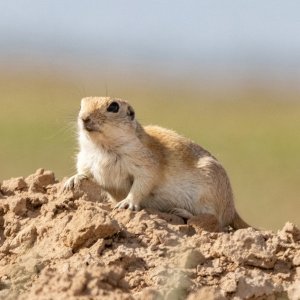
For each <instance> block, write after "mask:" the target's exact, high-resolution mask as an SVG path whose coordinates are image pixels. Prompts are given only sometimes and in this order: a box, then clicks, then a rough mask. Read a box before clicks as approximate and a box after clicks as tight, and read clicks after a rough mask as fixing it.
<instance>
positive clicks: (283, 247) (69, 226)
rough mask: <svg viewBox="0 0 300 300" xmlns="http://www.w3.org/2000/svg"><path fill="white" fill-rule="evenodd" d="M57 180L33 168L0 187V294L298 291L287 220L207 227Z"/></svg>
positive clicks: (157, 295)
mask: <svg viewBox="0 0 300 300" xmlns="http://www.w3.org/2000/svg"><path fill="white" fill-rule="evenodd" d="M61 188H62V183H61V182H58V181H56V180H55V176H54V174H53V172H51V171H44V170H43V169H39V170H37V172H36V173H35V174H32V175H30V176H28V177H27V178H25V179H24V178H22V177H20V178H13V179H10V180H6V181H4V182H3V183H2V185H1V186H0V298H1V299H153V300H154V299H169V300H173V299H175V300H176V299H189V300H192V299H228V298H234V299H275V298H277V297H282V298H283V299H284V298H289V299H300V230H299V229H298V228H296V226H294V225H293V224H291V223H286V225H285V226H284V227H283V229H282V230H280V231H278V232H277V233H273V232H271V231H257V230H254V229H252V228H248V229H241V230H237V231H235V232H210V231H207V230H205V228H200V227H199V224H200V223H201V222H189V223H188V224H186V222H185V220H183V219H181V218H179V217H177V216H175V215H171V214H165V213H160V212H157V211H145V210H142V211H140V212H131V211H128V210H114V209H113V207H114V203H111V202H110V201H109V200H108V199H107V198H106V195H105V194H104V193H103V192H102V191H101V189H100V188H99V186H97V185H96V184H95V183H93V182H90V181H84V182H83V183H82V184H81V186H80V187H79V188H77V189H76V190H74V191H70V192H67V193H61ZM202 220H203V219H202ZM202 223H203V222H202ZM206 229H207V228H206Z"/></svg>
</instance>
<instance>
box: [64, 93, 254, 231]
mask: <svg viewBox="0 0 300 300" xmlns="http://www.w3.org/2000/svg"><path fill="white" fill-rule="evenodd" d="M112 102H117V103H118V104H119V107H120V108H119V111H118V112H117V113H114V112H108V111H107V107H108V106H109V105H110V104H111V103H112ZM130 112H133V109H132V108H131V106H130V105H129V103H128V102H126V101H124V100H121V99H111V98H109V97H90V98H84V99H82V101H81V109H80V113H79V117H78V127H79V145H80V151H79V153H78V159H77V174H76V175H74V176H73V177H71V178H70V179H69V180H68V181H67V182H66V184H65V188H66V189H68V188H72V187H73V186H74V185H76V184H77V183H78V182H79V181H80V180H82V179H83V178H93V179H94V180H95V181H96V182H97V183H98V184H99V185H100V186H101V187H102V188H103V189H104V190H106V191H107V192H108V193H109V194H110V196H111V197H112V198H113V199H115V200H116V201H117V202H118V204H117V205H116V207H118V208H129V209H132V210H139V209H141V208H154V209H158V210H161V211H164V212H171V213H175V214H177V215H179V216H182V217H185V218H190V217H192V216H197V215H201V214H211V215H214V216H215V217H216V218H217V219H218V221H219V223H220V226H221V227H222V228H224V227H225V226H228V225H231V226H233V227H234V228H235V229H237V228H239V227H245V226H248V225H247V224H246V223H245V222H244V221H242V220H241V219H240V217H239V216H238V214H237V213H236V211H235V207H234V201H233V193H232V189H231V185H230V182H229V178H228V176H227V174H226V172H225V170H224V168H223V167H222V166H221V164H220V163H219V162H218V161H217V160H216V158H214V157H213V156H212V155H211V154H210V153H209V152H208V151H206V150H205V149H203V148H202V147H200V146H199V145H197V144H195V143H194V142H192V141H191V140H189V139H187V138H185V137H182V136H180V135H178V134H177V133H176V132H174V131H171V130H168V129H164V128H161V127H158V126H145V127H142V126H141V125H140V124H139V123H138V122H137V121H136V119H135V118H132V115H130ZM87 118H89V124H88V125H85V126H88V127H87V128H88V130H87V129H86V128H85V127H84V122H83V120H87Z"/></svg>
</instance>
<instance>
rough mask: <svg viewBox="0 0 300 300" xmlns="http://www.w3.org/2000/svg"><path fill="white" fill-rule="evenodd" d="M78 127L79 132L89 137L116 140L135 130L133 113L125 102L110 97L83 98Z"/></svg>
mask: <svg viewBox="0 0 300 300" xmlns="http://www.w3.org/2000/svg"><path fill="white" fill-rule="evenodd" d="M78 125H79V128H80V130H81V131H83V132H84V133H85V134H87V135H89V136H91V137H95V138H97V137H100V136H102V137H107V138H109V137H112V138H118V136H120V135H124V133H126V132H130V131H132V130H135V128H136V120H135V113H134V110H133V108H132V107H131V106H130V105H129V103H128V102H127V101H125V100H121V99H116V98H110V97H88V98H83V99H82V100H81V107H80V112H79V116H78Z"/></svg>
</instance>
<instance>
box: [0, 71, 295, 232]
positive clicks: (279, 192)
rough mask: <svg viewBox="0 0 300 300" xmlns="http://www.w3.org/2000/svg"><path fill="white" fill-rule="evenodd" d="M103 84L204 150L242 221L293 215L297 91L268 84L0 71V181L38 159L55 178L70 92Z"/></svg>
mask: <svg viewBox="0 0 300 300" xmlns="http://www.w3.org/2000/svg"><path fill="white" fill-rule="evenodd" d="M105 94H108V95H109V96H116V97H122V98H125V99H128V100H129V101H130V102H131V103H132V104H133V106H134V107H135V110H136V115H137V118H138V119H139V120H140V122H141V123H142V124H158V125H161V126H165V127H168V128H172V129H174V130H176V131H178V132H179V133H181V134H183V135H185V136H187V137H190V138H191V139H193V140H194V141H196V142H197V143H199V144H201V145H202V146H203V147H204V148H206V149H208V150H209V151H210V152H211V153H213V154H214V155H215V156H216V157H217V158H218V159H219V160H220V161H221V162H222V163H223V165H224V166H225V168H226V169H227V171H228V173H229V176H230V178H231V181H232V185H233V188H234V192H235V197H236V206H237V208H238V210H239V211H240V214H241V215H242V216H243V217H244V219H246V220H247V221H248V222H249V223H251V224H253V225H255V226H257V227H263V228H268V229H278V228H280V227H282V225H283V224H284V222H285V221H288V220H290V221H292V222H294V223H296V224H298V225H300V196H299V191H300V188H299V186H300V156H299V153H300V101H299V99H300V98H299V96H300V94H299V93H298V92H297V91H295V90H291V89H280V88H277V87H272V86H270V85H269V86H268V87H263V86H256V85H248V84H246V85H242V86H238V87H234V88H233V87H226V86H222V85H220V86H218V85H217V86H214V85H210V86H206V87H205V86H197V84H194V83H189V84H188V83H185V84H182V83H180V82H176V80H175V81H173V82H172V81H166V82H164V81H161V80H159V79H155V77H151V78H149V77H147V76H138V77H130V78H128V77H126V76H124V77H123V78H122V77H121V76H116V77H113V76H112V77H111V78H110V79H109V80H108V81H107V78H106V79H105V80H104V79H103V78H101V76H99V77H98V78H97V79H95V78H93V79H89V80H86V79H84V80H83V79H82V78H76V77H74V76H71V75H70V74H64V75H60V76H58V75H57V74H55V73H51V72H49V73H43V72H42V73H41V72H40V73H36V72H26V73H4V72H2V74H0V104H1V109H0V138H1V142H0V181H2V180H3V179H7V178H10V177H17V176H26V175H28V174H31V173H32V172H34V171H35V169H37V168H40V167H44V168H46V169H51V170H53V171H54V172H55V174H56V176H57V178H59V179H61V178H62V177H65V176H70V175H72V174H73V173H74V172H75V164H74V154H75V152H76V134H75V132H76V125H75V124H76V115H77V112H78V110H79V101H80V98H82V97H84V96H91V95H102V96H105Z"/></svg>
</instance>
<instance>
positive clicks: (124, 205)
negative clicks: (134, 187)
mask: <svg viewBox="0 0 300 300" xmlns="http://www.w3.org/2000/svg"><path fill="white" fill-rule="evenodd" d="M115 208H124V209H130V210H133V211H139V210H141V207H140V205H139V204H136V203H134V202H133V201H132V200H129V199H124V200H122V201H121V202H119V203H118V204H117V205H116V206H115Z"/></svg>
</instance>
